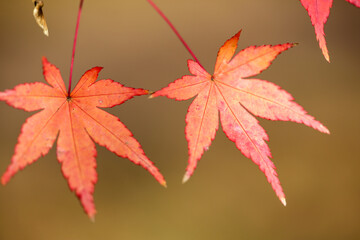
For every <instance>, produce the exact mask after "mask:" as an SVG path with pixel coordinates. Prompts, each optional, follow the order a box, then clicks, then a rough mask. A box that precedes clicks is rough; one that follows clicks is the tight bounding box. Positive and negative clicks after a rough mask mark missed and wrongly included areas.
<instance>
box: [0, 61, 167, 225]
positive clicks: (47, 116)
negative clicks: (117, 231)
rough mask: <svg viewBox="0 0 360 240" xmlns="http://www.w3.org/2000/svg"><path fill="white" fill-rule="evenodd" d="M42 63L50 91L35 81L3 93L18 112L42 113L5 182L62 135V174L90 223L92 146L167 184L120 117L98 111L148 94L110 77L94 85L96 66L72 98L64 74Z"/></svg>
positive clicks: (26, 128) (24, 136) (25, 132)
mask: <svg viewBox="0 0 360 240" xmlns="http://www.w3.org/2000/svg"><path fill="white" fill-rule="evenodd" d="M42 62H43V70H44V76H45V80H46V81H47V82H48V83H49V84H50V85H51V87H50V86H48V85H46V84H44V83H41V82H35V83H25V84H21V85H18V86H16V87H15V88H14V89H13V90H6V91H5V92H0V100H2V101H6V103H7V104H9V105H10V106H12V107H14V108H19V109H23V110H25V111H36V110H42V111H40V112H38V113H36V114H34V115H33V116H31V117H29V118H28V119H27V120H26V122H25V123H24V125H23V126H22V130H21V134H20V136H19V138H18V143H17V145H16V147H15V153H14V155H13V157H12V159H11V164H10V165H9V167H8V169H7V171H6V172H5V174H4V175H3V176H2V178H1V182H2V184H6V183H7V182H8V181H9V180H10V178H11V177H12V176H13V175H14V174H15V173H17V172H18V171H19V170H21V169H23V168H24V167H25V166H27V165H29V164H31V163H33V162H35V161H36V160H37V159H38V158H39V157H40V156H44V155H46V154H47V153H48V152H49V150H50V148H51V147H52V145H53V143H54V142H55V139H56V138H57V136H58V141H57V152H56V153H57V158H58V161H59V162H60V163H61V164H62V173H63V175H64V177H65V178H66V179H67V180H68V184H69V187H70V189H71V190H73V191H75V193H76V195H77V196H78V198H79V199H80V201H81V204H82V206H83V208H84V210H85V212H86V213H87V214H88V216H89V217H90V218H92V219H93V218H94V216H95V213H96V210H95V205H94V200H93V192H94V185H95V183H96V181H97V173H96V170H95V168H96V159H95V157H96V148H95V144H94V142H96V143H98V144H99V145H101V146H104V147H106V148H107V149H108V150H110V151H112V152H114V153H115V154H116V155H118V156H120V157H124V158H128V159H129V160H130V161H132V162H134V163H135V164H138V165H141V166H142V167H144V168H145V169H147V170H148V171H149V172H150V173H151V174H152V175H153V176H154V177H155V179H156V180H157V181H158V182H159V183H160V184H162V185H163V186H166V182H165V180H164V178H163V176H162V175H161V173H160V172H159V170H158V169H157V168H156V167H155V166H154V165H153V163H152V162H151V161H150V160H149V159H148V158H147V157H146V155H145V153H144V151H143V150H142V148H141V146H140V144H139V143H138V142H137V141H136V139H135V138H133V136H132V133H131V132H130V131H129V130H128V129H127V128H126V127H125V125H124V124H123V123H121V122H120V120H119V119H118V118H117V117H115V116H113V115H111V114H109V113H107V112H105V111H103V110H101V109H100V108H109V107H114V106H116V105H119V104H122V103H123V102H125V101H126V100H128V99H131V98H132V97H134V96H140V95H145V94H148V91H147V90H144V89H134V88H128V87H124V86H123V85H121V84H120V83H117V82H114V81H113V80H110V79H107V80H99V81H97V82H96V79H97V77H98V73H99V72H100V70H101V69H102V68H101V67H95V68H92V69H90V70H89V71H87V72H86V73H85V74H84V75H83V76H82V77H81V79H80V81H79V82H78V84H77V85H76V87H75V88H74V90H73V91H72V92H71V94H68V93H67V91H66V90H65V85H64V81H63V79H62V77H61V75H60V71H59V70H58V69H57V68H56V67H55V66H54V65H52V64H50V63H49V62H48V61H47V60H46V58H43V60H42ZM92 140H93V141H94V142H93V141H92Z"/></svg>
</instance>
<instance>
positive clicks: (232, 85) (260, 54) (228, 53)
mask: <svg viewBox="0 0 360 240" xmlns="http://www.w3.org/2000/svg"><path fill="white" fill-rule="evenodd" d="M239 36H240V32H238V33H237V34H236V35H235V36H233V37H232V38H230V39H229V40H227V41H226V42H225V44H224V45H223V46H222V47H221V48H220V50H219V53H218V56H217V60H216V64H215V71H214V74H213V75H211V74H209V73H207V72H206V71H205V69H203V68H202V67H201V66H200V65H199V64H198V63H197V62H195V61H192V60H189V61H188V67H189V71H190V73H191V74H192V75H190V76H183V77H182V78H180V79H177V80H175V81H174V82H172V83H170V84H169V85H168V86H167V87H165V88H163V89H161V90H159V91H157V92H155V93H154V94H152V97H156V96H166V97H168V98H173V99H176V100H186V99H189V98H192V97H195V96H196V97H195V99H194V101H193V102H192V103H191V105H190V107H189V109H188V113H187V115H186V128H185V135H186V139H187V141H188V149H189V160H188V166H187V168H186V173H185V175H184V178H183V182H186V181H187V180H188V179H189V178H190V176H191V175H192V174H193V172H194V170H195V168H196V166H197V162H198V161H199V160H200V158H201V156H202V155H203V153H204V151H205V150H207V149H208V148H209V146H210V144H211V142H212V140H213V139H214V138H215V134H216V131H217V129H218V126H219V112H220V122H221V125H222V128H223V131H224V132H225V134H226V136H227V137H228V138H229V139H230V140H231V141H233V142H235V144H236V147H237V148H238V149H239V150H240V151H241V152H242V153H243V154H244V155H245V156H246V157H248V158H250V159H252V161H253V162H254V163H255V164H257V165H258V166H259V167H260V170H261V171H263V172H264V173H265V175H266V177H267V180H268V181H269V183H270V184H271V186H272V188H273V189H274V191H275V193H276V195H277V196H278V197H279V199H280V200H281V202H282V203H283V204H284V205H286V201H285V194H284V192H283V189H282V187H281V185H280V181H279V179H278V177H277V173H276V172H275V166H274V163H273V162H272V161H271V160H270V158H271V153H270V149H269V147H268V145H267V144H266V141H268V140H269V138H268V136H267V134H266V132H265V130H264V129H263V128H262V127H261V126H260V125H259V123H258V120H256V118H255V117H254V116H253V115H255V116H258V117H262V118H266V119H269V120H281V121H293V122H297V123H303V124H305V125H307V126H310V127H312V128H314V129H316V130H318V131H320V132H324V133H329V130H328V129H327V128H326V127H325V126H323V125H322V124H321V123H320V122H318V121H316V120H315V119H314V117H312V116H310V115H308V114H307V113H306V111H305V110H304V109H303V108H302V107H301V106H300V105H298V104H297V103H295V102H293V101H292V100H293V97H292V96H291V95H290V94H289V93H288V92H286V91H285V90H282V89H281V88H280V87H279V86H277V85H275V84H273V83H270V82H267V81H264V80H260V79H245V78H248V77H252V76H254V75H257V74H259V73H260V72H261V71H263V70H265V69H266V68H268V67H269V66H270V64H271V62H272V61H273V60H274V59H275V58H276V57H277V55H279V54H280V53H281V52H283V51H285V50H287V49H289V48H290V47H292V46H293V45H294V44H291V43H286V44H279V45H275V46H272V45H263V46H260V47H256V46H252V47H248V48H246V49H244V50H242V51H240V52H239V53H238V54H236V55H235V56H234V53H235V50H236V48H237V42H238V40H239Z"/></svg>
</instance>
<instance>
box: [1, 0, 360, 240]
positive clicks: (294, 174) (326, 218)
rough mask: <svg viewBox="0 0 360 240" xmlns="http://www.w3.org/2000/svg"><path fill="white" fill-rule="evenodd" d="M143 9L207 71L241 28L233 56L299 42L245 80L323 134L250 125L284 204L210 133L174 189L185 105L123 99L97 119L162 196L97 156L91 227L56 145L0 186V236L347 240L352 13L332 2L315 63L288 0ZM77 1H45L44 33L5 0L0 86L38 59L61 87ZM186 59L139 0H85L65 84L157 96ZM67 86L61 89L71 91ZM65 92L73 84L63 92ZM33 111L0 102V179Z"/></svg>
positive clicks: (27, 13) (359, 115) (354, 84)
mask: <svg viewBox="0 0 360 240" xmlns="http://www.w3.org/2000/svg"><path fill="white" fill-rule="evenodd" d="M156 3H157V4H158V5H159V7H160V8H161V9H162V10H163V11H164V12H165V13H166V14H167V16H168V17H169V18H170V19H171V20H172V22H173V23H174V24H175V25H176V27H177V28H178V30H179V31H180V32H181V34H182V35H183V37H184V38H185V39H186V41H187V42H188V44H189V45H190V46H191V48H192V49H193V51H194V52H195V53H196V55H197V57H198V58H199V59H200V61H201V63H202V65H204V67H205V68H206V69H207V70H208V71H209V72H212V71H213V70H212V69H213V66H214V63H215V58H216V54H217V51H218V49H219V47H220V46H221V45H222V44H223V42H224V41H225V40H226V39H228V38H230V37H231V36H233V35H234V34H235V33H236V32H237V31H238V30H239V29H243V32H242V35H241V37H240V41H239V48H240V49H242V48H245V47H247V46H250V45H262V44H278V43H284V42H298V43H300V44H299V45H298V46H296V47H295V48H293V49H291V50H288V51H286V52H285V53H283V54H281V55H280V56H279V57H278V59H277V60H275V61H274V63H273V64H272V66H271V67H270V68H269V69H268V70H266V71H264V72H263V73H261V74H260V75H259V76H258V78H261V79H266V80H269V81H271V82H274V83H276V84H278V85H280V86H282V87H283V88H284V89H286V90H287V91H289V92H290V93H291V94H292V95H293V96H294V97H295V100H296V101H297V102H298V103H300V104H301V105H302V106H303V107H304V108H305V109H306V110H307V111H308V112H309V113H310V114H311V115H314V116H315V117H316V118H317V119H318V120H320V121H321V122H322V123H323V124H324V125H326V126H327V127H328V128H329V129H330V131H331V135H325V134H321V133H319V132H317V131H315V130H313V129H311V128H308V127H306V126H303V125H300V124H295V123H290V122H272V121H267V120H260V121H261V124H262V126H264V128H265V129H266V130H267V132H268V134H269V136H270V142H269V145H270V147H271V149H272V153H273V157H274V158H273V161H274V162H275V165H276V166H277V169H278V173H279V177H280V180H281V182H282V185H283V187H284V190H285V193H286V196H287V201H288V206H287V207H283V206H282V205H281V203H280V201H279V200H278V199H277V197H276V196H275V194H274V192H273V190H272V189H271V187H270V185H269V184H268V182H267V181H266V178H265V176H264V175H263V173H262V172H261V171H260V170H259V169H258V167H257V166H256V165H255V164H253V163H252V162H251V160H249V159H247V158H245V157H244V156H243V155H242V154H241V153H240V151H238V150H237V149H236V147H235V144H234V143H232V142H231V141H229V140H228V139H227V138H226V136H225V134H224V133H223V132H222V130H221V128H220V129H219V131H218V133H217V135H216V139H215V140H214V142H213V144H212V145H211V147H210V150H209V151H208V152H206V153H205V154H204V156H203V157H202V160H201V161H200V162H199V165H198V168H197V170H196V172H195V174H194V176H193V177H192V178H191V179H190V181H189V182H188V183H187V184H184V185H183V184H181V179H182V176H183V174H184V171H185V167H186V164H187V142H186V140H185V136H184V127H185V114H186V111H187V107H188V106H189V104H190V102H191V101H183V102H177V101H174V100H170V99H167V98H160V97H159V98H156V99H152V100H149V99H148V98H147V97H146V96H141V97H136V98H134V99H133V100H131V101H128V102H126V103H125V104H123V105H121V106H117V107H114V108H112V109H110V110H109V112H111V113H113V114H115V115H116V116H119V117H120V119H121V120H122V121H123V122H124V123H125V124H126V125H127V126H128V128H129V129H130V130H131V131H132V132H133V134H134V135H135V137H136V138H137V139H138V140H139V142H140V143H141V144H142V146H143V148H144V150H145V152H146V154H147V155H148V156H149V158H150V159H151V160H152V161H154V162H155V164H156V166H157V167H159V168H160V170H161V172H162V173H163V174H164V176H165V177H166V179H167V183H168V188H167V189H164V188H162V187H161V186H160V185H159V184H158V183H157V182H156V181H155V180H154V179H153V178H152V176H151V175H150V174H149V173H147V171H145V170H144V169H142V168H140V167H138V166H136V165H134V164H132V163H131V162H130V161H128V160H127V159H122V158H119V157H117V156H115V155H114V154H112V153H110V152H108V151H107V150H106V149H104V148H102V147H99V146H98V147H97V149H98V157H97V163H98V167H97V171H98V175H99V181H98V183H97V185H96V189H95V203H96V207H97V211H98V213H97V215H96V222H95V223H92V222H91V221H90V220H89V219H88V218H87V216H86V215H85V214H84V212H83V210H82V208H81V206H80V204H79V201H78V200H77V198H76V197H75V195H74V194H73V193H72V192H70V191H69V189H68V185H67V183H66V181H65V179H64V178H63V176H62V174H61V171H60V165H59V163H58V162H57V160H56V156H55V150H54V149H55V148H53V149H52V150H51V151H50V153H49V154H48V155H47V156H45V157H43V158H41V159H39V160H38V161H37V162H36V163H35V164H33V165H31V166H29V167H27V168H26V169H25V170H24V171H22V172H20V173H19V174H17V175H16V176H15V177H14V178H13V179H12V180H11V181H10V182H9V184H8V185H7V186H1V187H0V239H1V240H15V239H16V240H17V239H23V240H26V239H29V240H32V239H36V240H45V239H46V240H48V239H52V240H64V239H66V240H85V239H86V240H92V239H109V240H111V239H127V240H135V239H149V240H152V239H172V240H178V239H189V240H192V239H196V240H202V239H277V240H279V239H281V240H285V239H286V240H289V239H327V240H329V239H360V206H359V203H360V177H359V169H360V161H359V160H360V157H359V147H360V145H359V133H360V124H359V123H360V111H359V110H360V95H359V91H360V79H359V73H360V70H359V69H360V45H359V43H360V31H359V29H360V9H358V8H356V7H354V6H353V5H351V4H349V3H347V2H346V1H344V0H338V1H334V4H333V7H332V9H331V13H330V17H329V19H328V22H327V24H326V26H325V32H326V37H327V42H328V48H329V51H330V58H331V64H329V63H327V62H326V61H325V59H324V57H323V56H322V54H321V50H320V49H319V47H318V43H317V41H316V39H315V33H314V29H313V27H312V25H311V23H310V19H309V17H308V15H307V13H306V11H305V9H304V8H303V7H302V5H301V4H300V2H299V1H296V0H294V1H280V0H271V1H269V0H256V1H250V0H222V1H206V0H183V1H161V0H158V1H156ZM78 4H79V1H74V0H63V1H46V0H45V8H44V12H45V16H46V19H47V23H48V26H49V31H50V37H48V38H47V37H45V36H44V35H43V34H42V31H41V30H40V28H39V27H38V26H37V25H36V24H35V21H34V19H33V16H32V8H33V4H32V2H31V1H30V0H27V1H6V3H5V2H3V3H2V6H1V11H0V28H1V37H0V52H1V54H0V90H1V91H3V90H5V89H9V88H13V87H14V86H15V85H17V84H20V83H25V82H35V81H44V80H43V76H42V68H41V57H42V56H46V57H47V58H48V59H49V61H50V62H52V63H53V64H55V65H56V66H57V67H58V68H59V69H60V70H61V72H62V76H63V77H64V79H65V80H66V82H67V79H68V76H69V68H70V58H71V49H72V41H73V34H74V29H75V21H76V16H77V10H78ZM190 57H191V56H190V55H189V54H188V52H187V51H186V50H185V48H184V47H183V46H182V45H181V43H180V42H179V40H178V39H177V38H176V37H175V35H174V33H173V32H172V31H171V30H170V28H169V27H168V26H167V25H166V23H165V22H164V21H163V20H162V19H161V18H160V16H159V15H157V13H156V12H155V11H154V10H153V9H152V8H151V7H150V5H149V4H148V3H147V2H146V1H145V0H142V1H140V0H136V1H115V0H105V1H88V0H85V3H84V8H83V14H82V20H81V23H80V31H79V39H78V48H77V52H76V59H75V66H74V81H75V83H76V82H77V80H78V79H79V78H80V76H81V75H82V74H83V73H84V72H85V71H86V70H88V69H90V68H91V67H94V66H103V67H104V69H103V70H102V72H101V74H100V78H111V79H113V80H116V81H119V82H121V83H122V84H124V85H126V86H131V87H142V88H145V89H149V90H158V89H160V88H162V87H164V86H166V85H167V84H168V83H170V82H172V81H173V80H175V79H177V78H179V77H181V76H182V75H185V74H188V70H187V65H186V60H187V59H189V58H190ZM75 83H74V85H75ZM74 85H73V86H74ZM31 114H32V113H27V112H24V111H21V110H15V109H13V108H10V107H9V106H7V105H6V104H5V103H0V156H1V158H0V172H1V173H3V172H4V171H5V170H6V167H7V165H8V164H9V163H10V159H11V156H12V154H13V151H14V146H15V144H16V142H17V136H18V134H19V133H20V128H21V125H22V124H23V122H24V121H25V119H26V118H27V117H29V116H30V115H31Z"/></svg>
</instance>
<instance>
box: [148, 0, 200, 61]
mask: <svg viewBox="0 0 360 240" xmlns="http://www.w3.org/2000/svg"><path fill="white" fill-rule="evenodd" d="M147 1H148V3H149V4H150V5H151V6H152V7H153V8H154V9H155V10H156V11H157V12H158V13H159V15H160V16H161V17H162V18H163V19H164V20H165V22H166V23H167V24H168V25H169V26H170V28H171V29H172V30H173V31H174V33H175V34H176V36H177V37H178V38H179V40H180V41H181V42H182V44H183V45H184V47H185V48H186V49H187V50H188V52H189V53H190V55H191V56H192V57H193V59H194V60H195V61H196V62H197V63H198V64H199V65H200V66H201V67H202V68H204V67H203V66H202V65H201V63H200V62H199V60H198V59H197V57H196V56H195V54H194V52H193V51H192V50H191V49H190V47H189V45H188V44H187V43H186V42H185V40H184V39H183V38H182V37H181V35H180V33H179V32H178V31H177V30H176V28H175V26H174V25H173V24H172V23H171V22H170V20H169V19H168V18H167V17H166V16H165V14H164V13H163V12H162V11H161V10H160V9H159V8H158V6H156V4H155V3H154V2H153V1H152V0H147Z"/></svg>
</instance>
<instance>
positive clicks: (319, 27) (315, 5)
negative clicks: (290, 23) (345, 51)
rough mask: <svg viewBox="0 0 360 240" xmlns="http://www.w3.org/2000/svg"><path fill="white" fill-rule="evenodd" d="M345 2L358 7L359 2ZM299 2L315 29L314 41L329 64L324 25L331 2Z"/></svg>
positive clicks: (314, 0) (305, 0) (315, 0)
mask: <svg viewBox="0 0 360 240" xmlns="http://www.w3.org/2000/svg"><path fill="white" fill-rule="evenodd" d="M346 1H348V2H349V3H352V4H354V5H355V6H357V7H360V0H346ZM300 2H301V4H302V5H303V6H304V8H305V9H306V11H307V12H308V14H309V16H310V19H311V23H312V25H313V26H314V28H315V34H316V39H317V40H318V42H319V45H320V48H321V50H322V53H323V55H324V57H325V59H326V60H327V61H328V62H330V57H329V52H328V49H327V47H326V40H325V33H324V25H325V23H326V21H327V19H328V17H329V14H330V8H331V6H332V3H333V0H300Z"/></svg>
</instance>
